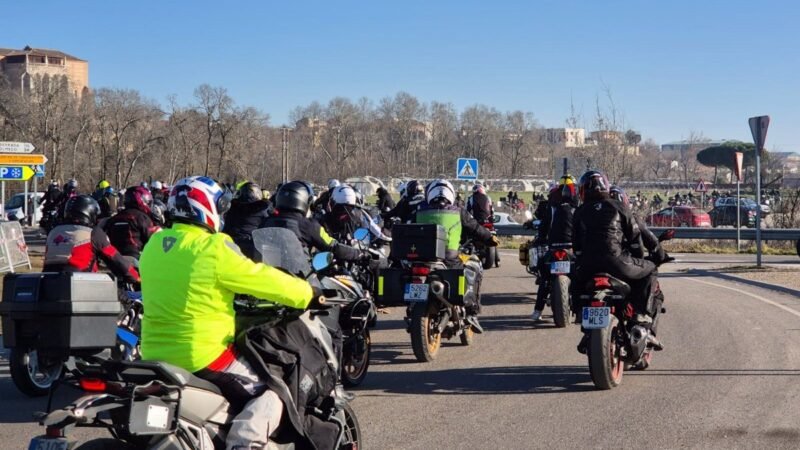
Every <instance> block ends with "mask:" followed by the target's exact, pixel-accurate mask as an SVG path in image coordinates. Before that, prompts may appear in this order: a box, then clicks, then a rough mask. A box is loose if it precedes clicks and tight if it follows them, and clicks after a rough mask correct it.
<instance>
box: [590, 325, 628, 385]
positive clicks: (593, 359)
mask: <svg viewBox="0 0 800 450" xmlns="http://www.w3.org/2000/svg"><path fill="white" fill-rule="evenodd" d="M610 319H611V323H610V324H609V325H608V327H606V328H600V329H597V330H592V331H591V334H590V335H589V346H588V348H587V352H586V354H587V357H588V359H589V374H590V375H591V376H592V382H593V383H594V385H595V387H597V388H598V389H601V390H607V389H612V388H615V387H617V386H619V385H620V383H622V375H623V373H624V372H625V362H624V361H623V360H622V358H621V357H620V354H619V349H618V348H617V333H619V326H620V325H619V320H618V319H617V318H616V316H611V318H610Z"/></svg>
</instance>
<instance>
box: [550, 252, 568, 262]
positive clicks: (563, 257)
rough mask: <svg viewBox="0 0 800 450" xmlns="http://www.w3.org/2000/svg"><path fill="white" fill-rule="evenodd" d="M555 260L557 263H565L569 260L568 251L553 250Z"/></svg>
mask: <svg viewBox="0 0 800 450" xmlns="http://www.w3.org/2000/svg"><path fill="white" fill-rule="evenodd" d="M553 258H555V260H556V261H565V260H566V259H567V251H566V250H553Z"/></svg>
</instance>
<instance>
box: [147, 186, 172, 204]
mask: <svg viewBox="0 0 800 450" xmlns="http://www.w3.org/2000/svg"><path fill="white" fill-rule="evenodd" d="M150 195H152V196H153V201H154V202H162V203H164V204H166V203H167V199H168V198H169V191H168V190H166V189H165V188H164V183H162V182H160V181H158V180H156V181H153V184H151V185H150Z"/></svg>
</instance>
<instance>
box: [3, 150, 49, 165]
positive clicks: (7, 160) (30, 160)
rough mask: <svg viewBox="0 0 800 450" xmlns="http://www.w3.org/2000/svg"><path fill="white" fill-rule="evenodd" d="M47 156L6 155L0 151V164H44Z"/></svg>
mask: <svg viewBox="0 0 800 450" xmlns="http://www.w3.org/2000/svg"><path fill="white" fill-rule="evenodd" d="M46 162H47V158H45V156H44V155H19V154H17V155H14V154H11V155H7V154H2V153H0V165H4V166H13V165H26V166H32V165H34V164H44V163H46Z"/></svg>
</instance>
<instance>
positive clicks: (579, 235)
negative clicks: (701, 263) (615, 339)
mask: <svg viewBox="0 0 800 450" xmlns="http://www.w3.org/2000/svg"><path fill="white" fill-rule="evenodd" d="M610 187H611V186H610V183H609V182H608V179H607V178H606V177H605V175H603V174H602V173H600V172H597V171H593V170H590V171H588V172H586V173H585V174H583V176H582V177H581V180H580V187H579V190H580V196H581V199H582V201H583V204H582V205H581V207H580V208H578V210H577V211H576V212H575V216H574V219H573V248H574V250H575V255H576V257H577V258H578V260H577V263H578V272H577V274H576V275H577V276H576V283H575V285H577V288H578V289H583V287H584V285H585V284H586V281H587V280H589V279H590V278H591V277H592V276H593V275H594V274H596V273H600V272H605V273H608V274H610V275H611V276H613V277H616V278H619V279H621V280H623V281H625V282H627V283H628V284H630V286H631V296H632V304H633V307H634V310H635V313H636V317H635V321H636V322H637V323H639V324H640V325H642V326H643V327H644V328H646V329H649V328H650V325H651V324H652V314H650V312H649V311H648V310H647V306H648V298H649V294H650V292H649V290H650V286H651V284H652V283H653V282H655V277H656V275H655V274H656V265H657V264H659V263H660V262H663V261H656V263H654V262H653V261H649V260H646V259H643V258H641V257H635V256H634V255H633V254H632V253H631V251H630V250H629V248H634V247H635V246H636V245H638V242H639V239H641V231H640V230H639V227H638V225H637V223H636V219H634V217H633V215H632V214H631V211H630V209H629V208H626V207H625V206H624V205H623V204H622V203H621V202H619V201H618V200H615V199H613V198H611V194H610ZM577 303H578V302H575V306H576V307H577V306H578V305H577ZM584 338H585V336H584ZM648 345H651V346H652V347H654V348H655V349H657V350H660V349H661V348H663V347H662V345H661V343H660V342H659V341H658V340H657V339H656V338H655V336H653V335H652V334H650V335H649V336H648ZM578 351H580V352H581V353H584V352H585V351H586V339H584V340H582V341H581V343H580V344H579V345H578Z"/></svg>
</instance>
